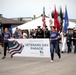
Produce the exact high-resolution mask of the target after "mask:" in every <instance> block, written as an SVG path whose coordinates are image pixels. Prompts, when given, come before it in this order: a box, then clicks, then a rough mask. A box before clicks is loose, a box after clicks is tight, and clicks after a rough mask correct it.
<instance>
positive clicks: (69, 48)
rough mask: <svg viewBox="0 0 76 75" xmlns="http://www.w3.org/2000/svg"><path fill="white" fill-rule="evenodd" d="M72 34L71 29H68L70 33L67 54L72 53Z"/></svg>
mask: <svg viewBox="0 0 76 75" xmlns="http://www.w3.org/2000/svg"><path fill="white" fill-rule="evenodd" d="M72 35H73V34H72V33H71V29H70V28H68V33H67V40H66V41H67V47H68V51H67V53H71V51H72V50H71V45H72Z"/></svg>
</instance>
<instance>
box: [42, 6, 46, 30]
mask: <svg viewBox="0 0 76 75" xmlns="http://www.w3.org/2000/svg"><path fill="white" fill-rule="evenodd" d="M42 24H43V27H42V28H43V29H44V28H45V26H46V20H45V7H43V15H42Z"/></svg>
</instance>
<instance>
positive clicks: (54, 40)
mask: <svg viewBox="0 0 76 75" xmlns="http://www.w3.org/2000/svg"><path fill="white" fill-rule="evenodd" d="M55 29H56V28H55V26H51V32H50V52H51V61H50V62H53V60H54V49H55V51H56V53H57V55H58V57H59V59H60V58H61V55H60V49H59V39H60V38H61V36H60V34H59V33H58V32H57V31H56V30H55Z"/></svg>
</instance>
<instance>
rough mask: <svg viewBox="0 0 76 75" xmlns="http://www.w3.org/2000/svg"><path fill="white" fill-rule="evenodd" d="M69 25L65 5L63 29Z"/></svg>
mask: <svg viewBox="0 0 76 75" xmlns="http://www.w3.org/2000/svg"><path fill="white" fill-rule="evenodd" d="M68 25H69V19H68V13H67V7H65V21H64V28H63V29H64V31H65V32H66V31H67V27H68Z"/></svg>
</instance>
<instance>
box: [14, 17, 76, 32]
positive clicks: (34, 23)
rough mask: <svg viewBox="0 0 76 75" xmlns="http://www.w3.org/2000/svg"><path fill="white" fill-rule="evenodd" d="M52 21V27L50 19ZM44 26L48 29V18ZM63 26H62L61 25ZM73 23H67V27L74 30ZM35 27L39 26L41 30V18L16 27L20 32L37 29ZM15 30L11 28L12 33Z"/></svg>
mask: <svg viewBox="0 0 76 75" xmlns="http://www.w3.org/2000/svg"><path fill="white" fill-rule="evenodd" d="M52 21H53V23H52V25H54V19H52ZM46 25H47V27H48V29H50V26H49V25H50V24H49V18H46ZM63 25H64V24H63ZM75 25H76V24H75V23H74V22H70V21H69V26H68V28H74V27H75ZM37 26H41V28H42V17H39V18H37V19H35V20H32V21H30V22H27V23H25V24H22V25H20V26H17V27H18V28H19V29H21V30H25V29H28V30H29V29H37ZM15 30H16V27H15V28H13V31H15Z"/></svg>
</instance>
